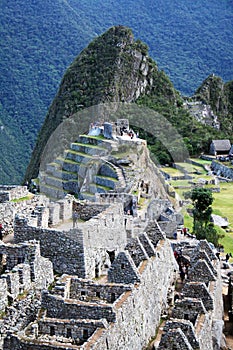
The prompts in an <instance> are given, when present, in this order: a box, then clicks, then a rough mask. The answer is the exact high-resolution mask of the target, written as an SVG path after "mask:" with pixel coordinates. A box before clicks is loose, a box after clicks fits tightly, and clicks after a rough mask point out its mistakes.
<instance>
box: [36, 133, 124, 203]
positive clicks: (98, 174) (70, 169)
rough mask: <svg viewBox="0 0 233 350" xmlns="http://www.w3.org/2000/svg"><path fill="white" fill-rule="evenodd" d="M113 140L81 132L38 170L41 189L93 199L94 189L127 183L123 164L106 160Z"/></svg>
mask: <svg viewBox="0 0 233 350" xmlns="http://www.w3.org/2000/svg"><path fill="white" fill-rule="evenodd" d="M115 147H116V142H114V141H111V140H107V139H102V138H100V137H95V136H89V135H81V136H79V138H78V139H77V142H73V143H71V145H70V148H69V149H67V150H65V152H64V154H63V156H60V157H57V158H56V159H55V160H54V162H52V163H50V164H48V165H47V169H46V171H45V172H40V176H39V179H40V191H41V192H42V193H45V194H46V195H48V196H49V197H51V198H54V199H58V198H63V197H64V196H65V195H66V194H67V193H71V194H75V195H77V196H78V197H79V198H80V199H89V200H95V193H96V192H97V193H106V192H109V191H114V192H119V191H123V190H124V189H125V186H126V183H125V180H124V175H123V171H122V168H121V167H119V166H116V165H115V164H113V163H112V162H110V161H108V159H107V158H108V157H107V155H108V154H109V153H110V152H111V151H112V150H114V149H115Z"/></svg>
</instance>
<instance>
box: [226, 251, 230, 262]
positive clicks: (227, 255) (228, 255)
mask: <svg viewBox="0 0 233 350" xmlns="http://www.w3.org/2000/svg"><path fill="white" fill-rule="evenodd" d="M229 259H230V254H228V253H227V254H226V262H228V260H229Z"/></svg>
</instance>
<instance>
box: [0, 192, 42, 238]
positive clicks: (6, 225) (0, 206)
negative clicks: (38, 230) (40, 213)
mask: <svg viewBox="0 0 233 350" xmlns="http://www.w3.org/2000/svg"><path fill="white" fill-rule="evenodd" d="M48 203H49V200H48V198H46V197H45V196H41V195H40V196H33V197H32V198H30V199H27V200H23V201H20V202H12V201H8V202H5V203H0V223H2V225H3V229H4V231H5V235H7V234H8V233H13V231H14V218H15V215H16V214H17V213H24V215H27V216H30V215H31V212H32V211H33V210H34V209H35V207H36V206H37V205H39V206H41V205H44V206H47V205H48ZM36 222H37V217H36Z"/></svg>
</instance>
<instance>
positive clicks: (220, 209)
mask: <svg viewBox="0 0 233 350" xmlns="http://www.w3.org/2000/svg"><path fill="white" fill-rule="evenodd" d="M194 160H195V161H198V162H200V163H202V164H210V162H208V161H205V160H202V159H194ZM182 164H183V163H180V165H182ZM184 164H187V163H184ZM194 167H195V166H194ZM186 169H187V168H186ZM198 178H203V179H206V180H210V178H211V177H210V176H207V175H204V174H202V175H195V174H194V179H193V181H194V182H197V180H198ZM170 183H171V184H172V186H173V187H174V186H175V187H176V186H186V185H187V186H188V181H187V180H177V181H175V180H172V181H170ZM208 186H209V187H215V186H214V185H207V186H206V187H207V188H208ZM219 186H220V193H213V198H214V201H213V204H212V208H213V213H214V214H216V215H220V216H222V217H227V219H228V221H229V232H226V231H225V230H223V229H221V228H220V227H218V226H216V229H217V232H218V233H219V234H220V235H221V236H222V238H220V239H219V244H222V245H223V246H224V251H225V253H227V252H228V253H230V252H231V253H232V255H233V182H231V183H220V185H219ZM190 188H191V187H190ZM175 191H176V192H177V193H178V194H179V196H180V197H181V198H182V199H184V196H183V193H184V192H187V191H189V189H182V188H176V189H175ZM182 214H183V215H184V226H186V227H188V228H189V229H190V232H192V227H193V218H192V217H191V216H190V215H189V214H188V213H187V212H186V210H185V208H184V209H183V210H182ZM232 262H233V259H232Z"/></svg>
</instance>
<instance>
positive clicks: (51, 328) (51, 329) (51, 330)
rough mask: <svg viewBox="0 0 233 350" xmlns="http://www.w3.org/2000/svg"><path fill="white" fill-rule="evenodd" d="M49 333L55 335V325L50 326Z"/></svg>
mask: <svg viewBox="0 0 233 350" xmlns="http://www.w3.org/2000/svg"><path fill="white" fill-rule="evenodd" d="M50 335H55V327H54V326H50Z"/></svg>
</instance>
